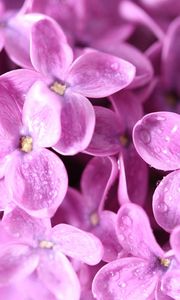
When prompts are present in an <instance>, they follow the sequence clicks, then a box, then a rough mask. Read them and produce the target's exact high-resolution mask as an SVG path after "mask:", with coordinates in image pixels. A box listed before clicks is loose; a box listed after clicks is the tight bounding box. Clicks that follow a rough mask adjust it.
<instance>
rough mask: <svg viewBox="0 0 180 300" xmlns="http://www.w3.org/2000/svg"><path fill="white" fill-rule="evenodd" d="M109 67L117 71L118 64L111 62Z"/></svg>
mask: <svg viewBox="0 0 180 300" xmlns="http://www.w3.org/2000/svg"><path fill="white" fill-rule="evenodd" d="M111 68H112V69H113V70H114V71H117V70H118V69H119V64H118V63H116V62H115V63H113V64H111Z"/></svg>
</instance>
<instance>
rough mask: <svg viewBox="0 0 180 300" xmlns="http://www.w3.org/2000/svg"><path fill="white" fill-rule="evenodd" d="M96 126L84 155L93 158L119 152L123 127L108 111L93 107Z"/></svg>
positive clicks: (114, 115)
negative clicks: (93, 156) (92, 156)
mask: <svg viewBox="0 0 180 300" xmlns="http://www.w3.org/2000/svg"><path fill="white" fill-rule="evenodd" d="M94 111H95V115H96V124H95V129H94V133H93V136H92V139H91V142H90V144H89V145H88V147H87V148H86V149H85V153H88V154H91V155H95V156H105V155H106V156H107V155H113V154H116V153H118V152H119V151H121V148H122V146H121V142H120V136H121V134H122V133H123V126H121V123H120V122H119V119H118V117H117V115H116V114H115V113H114V112H113V111H112V110H110V109H107V108H104V107H101V106H94Z"/></svg>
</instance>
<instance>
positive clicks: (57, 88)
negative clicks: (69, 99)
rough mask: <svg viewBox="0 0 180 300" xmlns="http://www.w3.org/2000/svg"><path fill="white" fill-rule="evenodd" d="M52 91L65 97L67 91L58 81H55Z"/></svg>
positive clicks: (51, 87)
mask: <svg viewBox="0 0 180 300" xmlns="http://www.w3.org/2000/svg"><path fill="white" fill-rule="evenodd" d="M50 89H51V91H53V92H55V93H56V94H58V95H60V96H63V95H64V93H65V90H66V85H65V84H61V83H59V82H57V81H55V82H54V83H53V84H52V85H51V86H50Z"/></svg>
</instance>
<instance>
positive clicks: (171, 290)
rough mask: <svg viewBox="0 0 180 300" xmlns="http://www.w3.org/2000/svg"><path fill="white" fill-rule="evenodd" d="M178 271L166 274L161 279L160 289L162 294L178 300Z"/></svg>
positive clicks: (179, 294)
mask: <svg viewBox="0 0 180 300" xmlns="http://www.w3.org/2000/svg"><path fill="white" fill-rule="evenodd" d="M179 283H180V270H172V271H169V272H166V274H165V275H164V276H163V278H162V283H161V288H162V290H163V293H164V294H166V295H169V296H170V297H172V298H173V299H177V300H178V299H180V284H179Z"/></svg>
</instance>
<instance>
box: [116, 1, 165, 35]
mask: <svg viewBox="0 0 180 300" xmlns="http://www.w3.org/2000/svg"><path fill="white" fill-rule="evenodd" d="M120 14H121V16H123V17H124V18H125V19H126V20H128V21H131V22H135V23H140V24H143V25H145V26H147V27H148V28H149V29H150V30H151V31H152V32H153V33H154V35H155V36H156V37H157V38H158V39H160V40H163V39H164V33H163V31H162V30H161V28H160V27H159V26H158V25H157V24H156V22H155V21H154V20H153V19H152V18H151V17H150V16H149V15H148V14H147V13H146V12H145V11H144V10H143V9H142V8H140V7H139V6H138V5H136V4H135V3H132V2H130V1H127V0H126V1H122V2H121V3H120Z"/></svg>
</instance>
